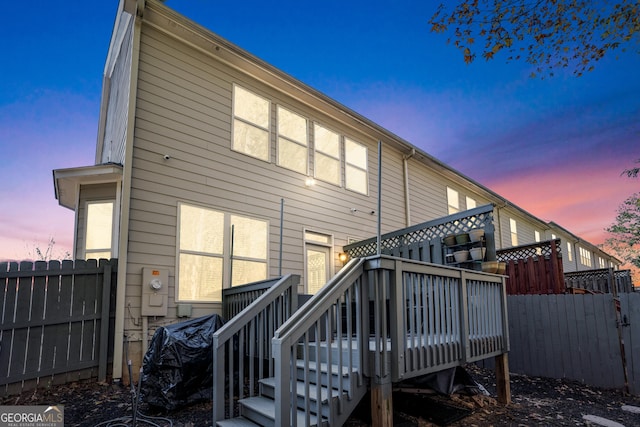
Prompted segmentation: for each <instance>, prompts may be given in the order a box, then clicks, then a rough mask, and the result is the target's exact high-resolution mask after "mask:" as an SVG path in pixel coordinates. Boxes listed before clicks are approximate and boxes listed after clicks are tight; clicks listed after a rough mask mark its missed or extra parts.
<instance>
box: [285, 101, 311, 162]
mask: <svg viewBox="0 0 640 427" xmlns="http://www.w3.org/2000/svg"><path fill="white" fill-rule="evenodd" d="M307 139H308V137H307V119H305V118H304V117H302V116H300V115H298V114H296V113H292V112H291V111H289V110H286V109H284V108H282V107H280V106H278V165H280V166H283V167H285V168H287V169H291V170H294V171H296V172H300V173H302V174H305V175H306V174H307V173H308V169H309V167H308V163H309V155H308V149H307V146H308V142H307Z"/></svg>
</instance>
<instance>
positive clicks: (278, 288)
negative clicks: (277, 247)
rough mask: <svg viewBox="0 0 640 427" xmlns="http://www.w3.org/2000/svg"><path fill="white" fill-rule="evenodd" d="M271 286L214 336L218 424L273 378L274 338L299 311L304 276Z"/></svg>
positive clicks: (293, 276) (216, 417)
mask: <svg viewBox="0 0 640 427" xmlns="http://www.w3.org/2000/svg"><path fill="white" fill-rule="evenodd" d="M272 282H273V283H272ZM269 283H272V284H271V287H270V288H269V289H268V290H267V291H266V292H261V295H260V297H258V299H256V300H254V301H253V302H252V303H251V304H249V305H248V306H247V307H246V308H245V309H244V310H243V311H242V312H240V313H238V314H237V315H235V316H234V317H233V318H232V319H230V320H229V321H228V322H227V323H225V325H224V326H223V327H222V328H220V329H219V330H218V331H216V332H215V333H214V335H213V419H214V422H215V421H218V420H223V419H226V418H233V417H234V416H237V407H236V406H235V405H236V402H237V400H239V399H242V398H244V397H250V396H255V395H256V394H257V386H258V381H259V380H261V379H263V378H268V377H271V376H273V353H272V348H271V338H272V337H273V335H274V333H275V331H276V329H278V327H280V325H282V324H283V323H284V322H285V321H286V320H287V319H288V318H289V317H290V316H291V315H292V314H293V313H294V312H295V311H296V309H297V307H298V285H299V283H300V276H298V275H293V274H289V275H286V276H283V277H282V278H280V279H279V280H277V281H269ZM247 289H249V290H250V289H251V287H248V288H247ZM245 379H246V382H245ZM225 401H226V404H225Z"/></svg>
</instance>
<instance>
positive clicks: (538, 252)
mask: <svg viewBox="0 0 640 427" xmlns="http://www.w3.org/2000/svg"><path fill="white" fill-rule="evenodd" d="M552 242H555V245H556V252H557V253H558V258H560V257H562V248H561V247H560V240H559V239H558V240H555V241H554V240H549V241H547V242H540V243H536V244H533V245H526V246H517V247H515V248H510V249H503V250H500V251H497V253H496V256H497V259H498V261H503V262H508V261H517V260H519V259H527V258H536V257H545V258H549V257H550V256H551V255H552V253H553V251H552V250H551V243H552Z"/></svg>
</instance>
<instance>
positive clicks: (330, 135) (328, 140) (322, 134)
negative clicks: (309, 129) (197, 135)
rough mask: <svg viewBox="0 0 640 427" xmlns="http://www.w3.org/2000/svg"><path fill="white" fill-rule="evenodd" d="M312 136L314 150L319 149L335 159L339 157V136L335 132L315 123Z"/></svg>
mask: <svg viewBox="0 0 640 427" xmlns="http://www.w3.org/2000/svg"><path fill="white" fill-rule="evenodd" d="M314 137H315V138H314V142H315V147H316V151H321V152H323V153H325V154H328V155H330V156H332V157H335V158H336V159H339V158H340V137H339V136H338V134H337V133H335V132H332V131H330V130H329V129H326V128H323V127H322V126H320V125H315V126H314Z"/></svg>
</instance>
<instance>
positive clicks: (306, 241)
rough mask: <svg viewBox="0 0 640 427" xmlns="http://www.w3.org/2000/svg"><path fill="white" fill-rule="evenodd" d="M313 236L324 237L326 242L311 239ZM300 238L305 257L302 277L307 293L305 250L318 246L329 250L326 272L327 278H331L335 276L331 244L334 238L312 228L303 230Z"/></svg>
mask: <svg viewBox="0 0 640 427" xmlns="http://www.w3.org/2000/svg"><path fill="white" fill-rule="evenodd" d="M313 235H318V236H323V237H326V238H327V239H326V241H323V240H320V239H313V237H312V236H313ZM302 236H303V247H304V253H305V257H304V277H305V291H307V290H308V289H307V286H308V280H309V272H308V271H307V264H308V262H307V257H306V253H307V248H308V247H310V246H311V247H313V246H318V247H323V248H328V249H329V265H328V267H329V268H328V270H329V277H328V278H327V279H329V278H331V277H333V275H334V274H335V260H334V257H335V253H334V248H333V242H334V237H333V234H330V233H324V232H322V231H317V230H316V229H312V228H304V229H303V230H302Z"/></svg>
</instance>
